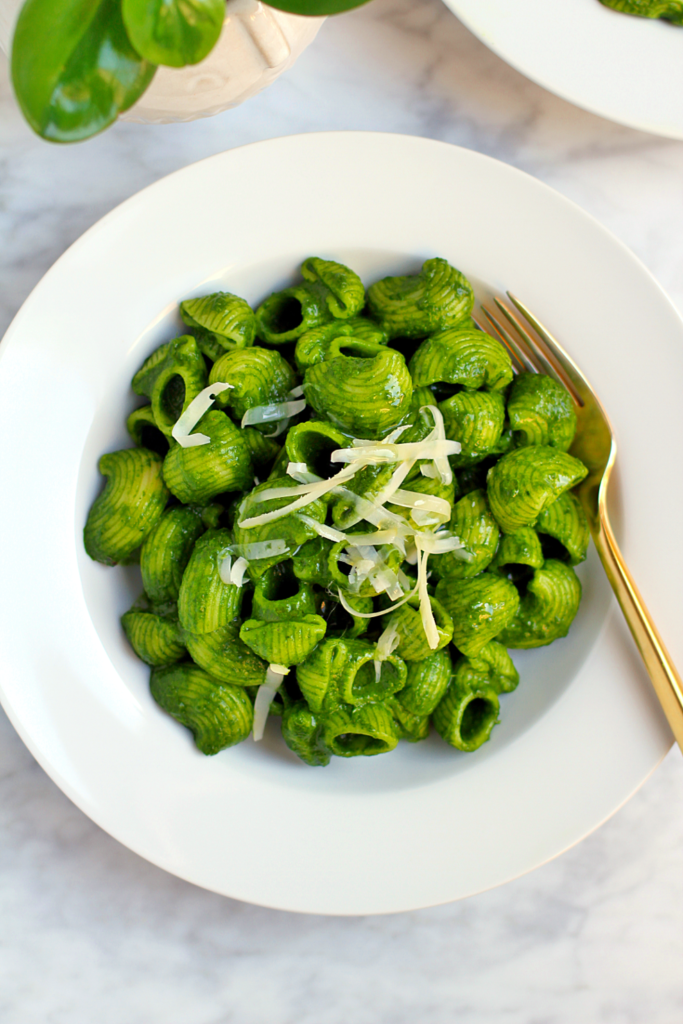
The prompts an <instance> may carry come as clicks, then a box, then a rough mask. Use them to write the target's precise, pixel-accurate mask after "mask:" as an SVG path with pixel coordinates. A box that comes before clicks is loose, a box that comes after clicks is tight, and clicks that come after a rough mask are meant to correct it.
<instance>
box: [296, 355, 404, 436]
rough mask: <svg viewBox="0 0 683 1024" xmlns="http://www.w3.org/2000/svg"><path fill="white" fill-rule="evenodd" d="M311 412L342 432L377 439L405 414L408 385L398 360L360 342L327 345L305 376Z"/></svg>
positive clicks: (400, 361)
mask: <svg viewBox="0 0 683 1024" xmlns="http://www.w3.org/2000/svg"><path fill="white" fill-rule="evenodd" d="M304 393H305V395H306V399H307V401H308V402H310V404H311V406H312V408H313V409H315V411H316V412H317V413H319V414H321V415H322V414H324V415H325V416H327V417H328V418H329V419H330V420H332V422H333V423H335V424H337V426H339V427H341V428H342V429H343V430H349V431H351V432H352V433H354V434H356V436H360V437H372V438H379V437H382V435H383V434H386V433H387V431H389V430H391V429H392V427H395V426H396V425H397V424H398V423H400V422H401V420H402V419H403V417H404V416H405V414H406V412H407V411H408V409H409V408H410V400H411V398H412V395H413V383H412V380H411V378H410V374H409V373H408V368H407V366H406V364H405V360H404V358H403V356H402V355H401V354H400V353H399V352H396V351H394V350H393V349H390V348H388V347H387V346H386V345H373V344H371V343H370V342H366V341H346V340H344V341H343V342H340V341H339V339H337V340H335V341H333V342H332V344H331V345H330V348H329V352H328V357H327V359H325V360H324V361H323V362H322V363H316V364H315V365H314V366H311V367H309V368H308V369H307V370H306V374H305V376H304Z"/></svg>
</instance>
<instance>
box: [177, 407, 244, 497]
mask: <svg viewBox="0 0 683 1024" xmlns="http://www.w3.org/2000/svg"><path fill="white" fill-rule="evenodd" d="M197 426H198V429H199V430H201V431H202V432H203V433H204V434H206V435H207V437H209V439H210V441H209V444H206V445H200V446H198V447H196V448H183V447H182V446H181V445H179V444H174V445H173V446H172V448H171V450H170V451H169V453H168V455H167V456H166V458H165V459H164V480H165V481H166V484H167V486H168V489H169V490H170V492H171V494H174V495H175V496H176V498H178V500H179V501H182V502H185V503H192V504H202V503H204V502H206V501H210V500H211V499H212V498H215V497H216V495H217V494H222V493H223V492H224V491H242V490H244V489H245V488H246V487H248V486H249V484H250V483H251V482H252V481H253V479H254V470H253V466H252V462H251V453H250V449H249V444H248V443H247V441H246V440H245V438H244V435H243V434H242V431H241V430H239V429H238V427H236V426H235V425H234V423H232V422H231V421H230V420H229V419H228V417H227V416H226V415H225V413H224V412H219V411H218V410H217V409H215V410H214V409H212V410H211V412H207V413H206V415H205V416H202V418H201V420H200V421H199V423H198V425H197Z"/></svg>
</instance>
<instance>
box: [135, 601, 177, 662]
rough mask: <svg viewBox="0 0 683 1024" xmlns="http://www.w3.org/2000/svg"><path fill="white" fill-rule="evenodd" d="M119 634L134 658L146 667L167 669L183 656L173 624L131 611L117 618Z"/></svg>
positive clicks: (136, 610)
mask: <svg viewBox="0 0 683 1024" xmlns="http://www.w3.org/2000/svg"><path fill="white" fill-rule="evenodd" d="M121 625H122V626H123V631H124V633H125V634H126V636H127V637H128V642H129V643H130V646H131V647H132V648H133V650H134V651H135V653H136V654H137V656H138V658H140V660H141V661H144V662H146V664H148V665H171V664H173V662H174V661H180V659H181V658H182V657H183V656H184V654H185V644H184V643H183V639H182V633H181V630H180V627H179V626H178V623H177V622H174V621H173V620H172V619H167V618H162V616H160V615H155V614H154V613H153V612H147V611H141V610H138V609H135V608H131V610H130V611H129V612H126V613H125V615H122V616H121Z"/></svg>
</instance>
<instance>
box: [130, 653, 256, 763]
mask: <svg viewBox="0 0 683 1024" xmlns="http://www.w3.org/2000/svg"><path fill="white" fill-rule="evenodd" d="M150 686H151V690H152V696H153V697H154V699H155V701H156V702H157V704H159V705H160V706H161V707H162V708H163V709H164V711H167V712H168V713H169V715H172V716H173V717H174V718H175V719H177V721H178V722H180V724H181V725H184V726H186V727H187V728H188V729H189V730H190V731H191V732H192V735H193V736H194V741H195V743H196V744H197V747H198V749H199V750H201V752H202V754H209V755H210V754H217V753H218V752H219V751H220V750H225V748H226V747H233V746H234V745H235V744H236V743H241V742H242V740H244V739H246V738H247V736H248V735H249V732H250V730H251V726H252V722H253V720H254V712H253V708H252V704H251V701H250V700H249V697H248V696H247V694H246V693H245V692H244V690H243V689H242V687H240V686H230V684H229V683H221V682H218V680H216V679H212V678H211V676H210V675H208V674H207V673H206V672H204V671H203V670H202V669H201V668H198V667H197V666H196V665H170V666H168V667H166V668H155V669H153V670H152V679H151V684H150Z"/></svg>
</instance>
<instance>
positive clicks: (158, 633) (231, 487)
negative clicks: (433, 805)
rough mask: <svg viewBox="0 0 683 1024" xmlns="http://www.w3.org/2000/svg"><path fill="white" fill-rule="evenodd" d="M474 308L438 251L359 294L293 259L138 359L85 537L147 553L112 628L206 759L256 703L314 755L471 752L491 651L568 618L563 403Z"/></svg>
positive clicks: (260, 724)
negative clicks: (519, 369) (285, 283)
mask: <svg viewBox="0 0 683 1024" xmlns="http://www.w3.org/2000/svg"><path fill="white" fill-rule="evenodd" d="M366 299H367V302H366ZM472 300H473V293H472V289H471V287H470V285H469V283H468V282H467V281H466V279H465V278H464V277H463V276H462V274H461V273H460V272H459V271H457V270H456V269H455V268H454V267H452V266H451V265H450V264H449V263H447V261H446V260H443V259H433V260H427V261H426V263H425V264H424V265H423V267H422V270H421V271H420V272H419V273H418V274H416V275H412V276H411V275H405V276H403V277H393V278H385V279H383V280H382V281H378V282H376V283H375V284H374V285H372V286H371V287H370V288H369V290H368V293H367V296H366V292H365V289H364V286H363V283H362V281H361V279H360V278H359V277H358V276H357V275H356V274H355V272H354V271H353V270H351V269H350V268H348V267H345V266H344V265H343V264H340V263H337V262H335V261H333V260H325V259H322V258H320V257H311V258H309V259H306V260H304V262H303V264H302V265H301V280H299V281H298V282H295V283H293V284H292V285H291V286H290V287H288V288H285V289H284V290H281V291H278V292H274V293H273V294H272V295H271V296H270V297H269V298H267V299H266V300H265V302H263V303H262V304H261V306H260V307H259V308H258V310H257V311H256V312H255V313H254V312H253V311H252V310H251V308H250V306H249V305H248V304H247V303H246V302H245V301H244V300H243V299H241V298H240V297H239V296H236V295H233V294H232V293H230V292H224V291H220V292H214V293H213V294H211V295H206V296H198V297H196V298H193V299H187V300H185V301H184V302H183V303H182V305H181V316H182V318H183V320H184V321H185V323H186V324H187V328H188V331H189V332H190V333H188V334H186V335H183V336H182V337H179V338H173V339H171V340H170V341H165V342H164V343H162V344H161V345H160V346H159V347H158V348H157V349H156V350H155V351H154V352H152V353H151V354H150V355H149V356H148V358H147V359H145V361H144V363H143V365H142V367H141V368H140V370H138V372H137V373H136V375H135V377H134V379H133V389H134V391H135V392H136V393H137V394H139V395H142V396H144V397H145V398H146V399H148V400H149V404H148V405H143V406H142V407H140V408H139V409H135V410H133V412H131V413H130V414H129V416H128V420H127V427H128V430H129V433H130V435H131V438H132V440H133V442H134V444H135V446H136V447H133V448H129V449H126V450H125V451H120V452H114V453H112V454H109V455H105V456H103V457H102V459H101V461H100V468H101V470H102V472H103V474H104V475H105V476H106V477H107V478H108V480H107V484H106V486H105V488H104V491H103V493H102V494H101V495H100V496H99V497H98V498H97V499H96V501H95V502H94V504H93V506H92V508H91V510H90V512H89V514H88V519H87V522H86V525H85V530H84V542H85V546H86V550H87V551H88V553H89V554H90V555H91V557H93V558H95V559H97V560H99V561H102V562H106V563H108V564H116V563H117V562H124V563H128V562H133V561H135V560H136V559H139V561H140V571H141V577H142V586H143V588H144V589H143V593H142V595H141V596H140V598H139V599H138V600H137V601H136V602H135V604H134V605H133V607H132V608H131V609H130V610H129V611H128V612H126V613H125V614H124V615H123V616H122V620H121V622H122V626H123V631H124V633H125V635H126V637H127V639H128V642H129V643H130V646H131V647H132V649H133V651H134V652H135V653H136V654H137V655H138V657H140V658H141V659H142V660H143V661H145V662H146V663H147V664H148V665H150V666H151V679H150V687H151V692H152V695H153V697H154V699H155V700H156V701H157V703H158V704H159V705H160V706H161V707H162V708H163V709H165V710H166V711H167V712H168V713H169V714H170V715H172V716H173V717H174V718H175V719H176V720H177V721H178V722H180V723H181V724H182V725H184V726H185V727H187V728H188V729H190V731H191V732H192V733H193V735H194V738H195V742H196V745H197V747H198V748H199V750H201V751H202V752H203V753H205V754H215V753H217V752H218V751H220V750H223V749H224V748H226V747H230V746H232V745H233V744H234V743H238V742H240V741H241V740H243V739H245V738H246V737H247V735H248V734H249V733H250V732H253V737H254V740H257V741H258V740H259V739H261V737H262V736H263V734H264V728H265V725H266V720H267V718H268V716H269V715H273V716H280V718H281V731H282V736H283V739H284V742H285V743H286V745H287V746H288V748H289V749H290V750H291V751H292V752H293V753H294V754H295V755H296V756H297V757H298V758H299V759H300V760H301V761H303V762H304V763H305V764H307V765H311V766H323V765H326V764H328V763H329V761H330V759H331V758H332V757H333V756H336V757H356V756H368V755H375V754H380V753H385V752H387V751H390V750H392V749H394V747H396V745H397V744H398V743H399V741H405V742H409V743H419V742H421V741H424V740H425V739H427V737H428V736H429V734H430V730H431V726H432V724H433V725H434V726H435V727H436V732H437V734H438V735H440V736H441V737H442V739H443V740H445V742H446V743H447V744H449V745H450V746H451V747H454V748H456V749H457V750H459V751H462V752H464V753H468V752H471V751H473V750H476V749H478V748H479V747H480V746H481V745H482V744H483V743H485V742H486V740H487V739H488V738H489V736H490V735H491V731H492V729H493V728H494V726H495V724H496V722H497V721H498V717H499V712H500V708H501V702H502V703H503V704H504V702H505V699H506V698H505V694H508V693H510V692H511V691H512V690H514V689H515V687H516V686H517V684H518V682H519V675H518V673H517V669H516V668H515V665H514V663H513V661H512V659H511V657H510V655H509V653H508V650H507V648H508V647H536V646H540V645H542V644H546V643H550V642H552V641H553V640H554V639H556V638H558V637H561V636H564V635H565V634H566V632H567V630H568V629H569V627H570V625H571V622H572V620H573V618H574V616H575V614H576V611H577V609H578V605H579V600H580V596H581V587H580V584H579V581H578V579H577V577H576V575H575V573H574V571H573V569H572V566H573V565H575V564H576V563H577V562H579V561H581V560H582V559H583V558H585V554H586V547H587V543H588V524H587V522H586V518H585V515H584V513H583V511H582V508H581V505H580V504H579V501H578V499H577V498H576V497H575V495H574V494H572V493H571V488H572V487H574V486H575V485H576V484H577V483H579V482H580V481H581V480H582V479H583V478H584V476H585V474H586V472H587V470H586V468H585V466H584V465H583V464H582V463H581V462H579V461H578V460H577V459H576V458H574V457H572V456H571V455H569V454H567V452H566V450H565V449H567V448H568V447H569V445H570V444H571V442H572V438H573V434H574V430H575V422H576V417H575V414H574V409H573V404H572V399H571V398H570V396H569V394H568V392H566V391H565V390H564V388H562V386H561V385H559V384H556V383H555V381H554V380H551V379H550V378H547V377H542V376H534V375H531V374H518V375H517V376H516V378H515V379H514V380H513V368H512V363H511V361H510V357H509V355H508V353H507V350H506V349H505V348H504V347H503V346H501V345H500V344H499V342H497V341H496V340H495V339H494V338H492V337H491V336H490V335H488V334H485V333H484V332H483V331H481V330H479V329H478V328H477V326H476V324H475V322H474V320H473V319H472V317H471V316H470V311H471V308H472ZM273 346H277V348H274V347H273ZM407 360H408V362H407ZM207 375H208V382H207ZM243 424H244V425H243ZM434 741H435V742H440V741H439V740H438V738H435V739H434ZM454 756H459V755H454Z"/></svg>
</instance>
